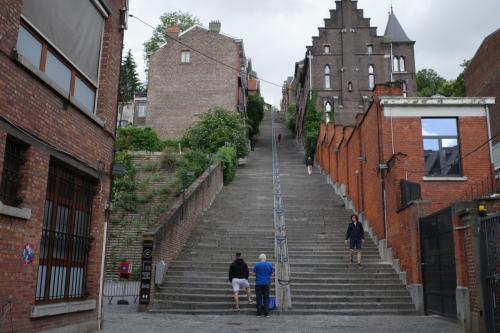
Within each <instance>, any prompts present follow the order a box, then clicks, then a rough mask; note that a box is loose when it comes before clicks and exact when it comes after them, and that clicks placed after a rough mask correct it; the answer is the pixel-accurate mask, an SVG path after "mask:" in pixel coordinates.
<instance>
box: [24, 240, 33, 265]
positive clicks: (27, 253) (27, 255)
mask: <svg viewBox="0 0 500 333" xmlns="http://www.w3.org/2000/svg"><path fill="white" fill-rule="evenodd" d="M34 256H35V253H34V251H33V245H31V243H29V242H27V243H26V244H24V246H23V252H22V254H21V257H22V259H23V262H24V264H26V265H31V264H32V263H33V257H34Z"/></svg>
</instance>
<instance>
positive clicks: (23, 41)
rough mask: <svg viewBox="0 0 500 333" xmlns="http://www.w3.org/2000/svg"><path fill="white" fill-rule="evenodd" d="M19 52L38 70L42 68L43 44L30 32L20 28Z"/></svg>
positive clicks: (18, 38) (17, 45) (17, 46)
mask: <svg viewBox="0 0 500 333" xmlns="http://www.w3.org/2000/svg"><path fill="white" fill-rule="evenodd" d="M16 48H17V52H19V54H20V55H22V56H23V57H25V58H26V59H27V60H28V61H29V62H30V63H31V64H32V65H33V66H35V67H36V68H39V67H40V58H41V56H42V43H40V42H39V41H38V40H37V39H36V38H35V37H33V36H32V35H31V34H30V33H29V32H28V30H26V29H24V28H23V27H22V26H20V27H19V35H18V36H17V44H16Z"/></svg>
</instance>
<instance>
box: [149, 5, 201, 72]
mask: <svg viewBox="0 0 500 333" xmlns="http://www.w3.org/2000/svg"><path fill="white" fill-rule="evenodd" d="M160 22H161V23H160V24H159V25H157V26H156V28H155V29H154V31H153V35H152V36H151V38H149V40H148V41H147V42H145V43H144V60H145V62H146V72H147V67H148V64H149V55H150V54H151V53H153V52H154V51H156V50H157V49H158V48H159V47H160V45H162V44H164V43H165V42H166V39H165V38H166V37H165V29H166V28H167V27H170V26H173V25H178V26H179V28H181V30H182V31H185V30H187V29H188V28H190V27H191V26H193V25H194V24H199V23H200V21H199V20H198V18H197V17H195V16H193V15H192V14H190V13H185V12H182V11H175V12H166V13H163V15H161V16H160Z"/></svg>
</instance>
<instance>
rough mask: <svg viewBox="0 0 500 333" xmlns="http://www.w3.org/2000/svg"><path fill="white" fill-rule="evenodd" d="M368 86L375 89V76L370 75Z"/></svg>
mask: <svg viewBox="0 0 500 333" xmlns="http://www.w3.org/2000/svg"><path fill="white" fill-rule="evenodd" d="M368 86H369V87H370V89H373V88H375V75H373V74H370V76H369V77H368Z"/></svg>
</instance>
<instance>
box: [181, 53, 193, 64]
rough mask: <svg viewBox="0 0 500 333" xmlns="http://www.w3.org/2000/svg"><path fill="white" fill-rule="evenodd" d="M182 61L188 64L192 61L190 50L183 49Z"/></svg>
mask: <svg viewBox="0 0 500 333" xmlns="http://www.w3.org/2000/svg"><path fill="white" fill-rule="evenodd" d="M181 62H182V63H183V64H187V63H189V62H191V52H190V51H182V52H181Z"/></svg>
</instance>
